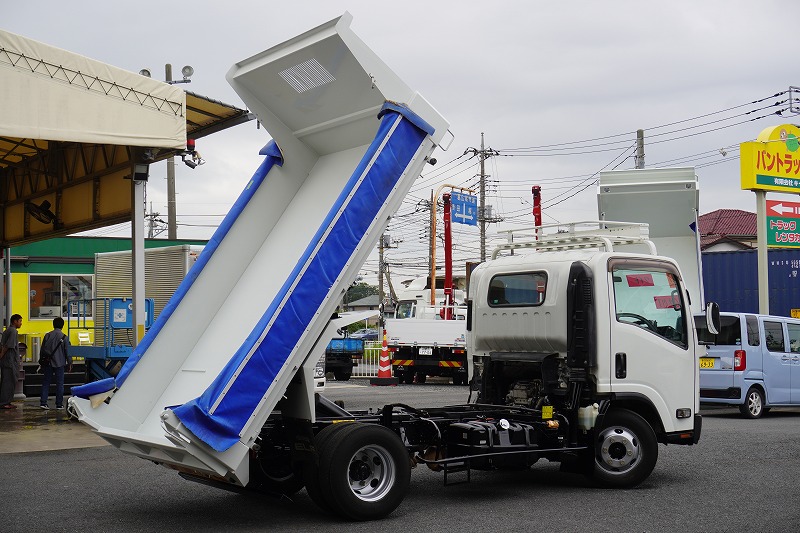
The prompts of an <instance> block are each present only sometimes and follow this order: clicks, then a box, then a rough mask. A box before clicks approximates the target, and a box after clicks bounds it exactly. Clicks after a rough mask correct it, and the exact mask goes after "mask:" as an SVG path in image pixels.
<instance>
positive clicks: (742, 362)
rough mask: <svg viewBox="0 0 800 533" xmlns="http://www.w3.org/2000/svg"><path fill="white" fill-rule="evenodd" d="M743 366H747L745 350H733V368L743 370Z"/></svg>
mask: <svg viewBox="0 0 800 533" xmlns="http://www.w3.org/2000/svg"><path fill="white" fill-rule="evenodd" d="M745 368H747V352H745V351H744V350H736V351H735V352H733V369H734V370H744V369H745Z"/></svg>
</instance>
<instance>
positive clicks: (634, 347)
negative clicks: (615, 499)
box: [467, 223, 702, 481]
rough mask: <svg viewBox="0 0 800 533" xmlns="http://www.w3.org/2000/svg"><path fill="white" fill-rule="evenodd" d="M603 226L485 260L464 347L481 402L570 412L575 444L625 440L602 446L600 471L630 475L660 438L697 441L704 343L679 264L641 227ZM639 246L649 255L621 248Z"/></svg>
mask: <svg viewBox="0 0 800 533" xmlns="http://www.w3.org/2000/svg"><path fill="white" fill-rule="evenodd" d="M598 225H599V228H597V229H596V230H595V233H596V235H594V236H589V235H588V234H586V233H583V234H581V233H580V232H578V233H577V234H576V235H573V234H568V235H565V234H561V235H556V236H554V237H552V238H550V239H548V238H541V239H540V240H534V241H532V242H527V243H521V242H515V243H512V244H510V245H509V246H506V247H501V249H499V250H498V251H496V252H495V254H494V256H493V259H492V260H491V261H487V262H486V263H483V264H481V265H479V266H478V267H477V268H476V269H475V270H474V271H473V273H472V277H471V281H470V291H469V294H470V300H469V302H468V308H469V319H468V321H467V329H468V331H467V351H468V353H469V354H470V355H471V358H472V359H471V362H472V364H473V369H472V371H473V372H474V373H476V374H477V378H476V379H475V380H474V383H476V384H479V390H478V391H477V403H479V404H506V405H517V406H519V407H524V408H529V409H542V410H543V412H551V410H552V412H555V413H561V414H563V415H564V416H565V417H566V418H567V419H570V420H571V421H573V422H578V424H579V425H578V427H576V428H575V429H574V431H575V434H574V435H573V436H572V437H571V438H574V439H575V442H576V443H580V442H581V441H582V439H583V438H585V436H586V433H585V431H587V430H593V431H594V432H596V436H597V438H599V440H600V441H601V442H603V441H608V443H609V444H613V443H618V444H619V446H613V445H612V446H610V447H606V446H601V448H600V451H598V452H597V457H596V459H597V461H596V465H597V468H596V470H597V473H598V474H599V475H600V476H602V477H607V478H610V479H612V480H617V481H619V480H621V479H625V478H629V480H630V479H635V478H638V477H639V476H641V475H644V476H645V477H646V475H647V474H649V471H650V470H651V469H652V467H653V465H655V457H656V456H657V453H658V451H657V446H656V443H657V442H660V443H665V444H666V443H675V444H694V443H696V442H697V441H698V439H699V437H700V430H701V423H702V419H701V417H700V415H699V414H698V411H699V395H698V383H699V370H698V354H699V346H698V344H697V338H696V333H695V331H694V328H693V318H692V314H691V311H690V307H689V295H688V293H687V291H686V287H685V285H684V280H683V276H682V274H681V272H680V269H679V267H678V265H677V264H676V262H675V261H673V260H672V259H669V258H667V257H661V256H658V255H655V254H654V253H652V252H655V247H654V246H652V243H649V241H648V240H647V239H646V236H643V235H642V231H643V230H644V231H646V225H628V226H620V227H618V228H614V229H613V230H609V229H607V228H606V227H604V226H607V224H605V223H598ZM642 226H645V228H644V229H643V228H642ZM648 243H649V244H648ZM637 244H638V245H644V244H648V246H647V248H648V250H649V252H650V253H647V254H643V253H639V252H636V253H631V252H621V251H617V250H616V249H615V247H618V246H625V245H637ZM526 247H528V248H532V249H534V250H535V251H534V252H533V253H529V254H527V255H518V254H519V252H516V253H517V255H508V256H506V257H501V256H498V252H500V251H502V249H513V250H517V249H520V248H526ZM575 248H578V249H575ZM581 248H582V249H581ZM587 413H588V414H587ZM573 415H575V416H574V417H573ZM595 416H596V418H595ZM578 428H580V430H579V429H578ZM614 450H616V451H614ZM650 461H652V463H650Z"/></svg>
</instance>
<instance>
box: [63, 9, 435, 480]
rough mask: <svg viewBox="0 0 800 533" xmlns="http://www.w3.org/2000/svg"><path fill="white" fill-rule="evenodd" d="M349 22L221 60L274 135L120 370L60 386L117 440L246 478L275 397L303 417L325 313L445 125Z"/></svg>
mask: <svg viewBox="0 0 800 533" xmlns="http://www.w3.org/2000/svg"><path fill="white" fill-rule="evenodd" d="M350 21H351V17H350V16H349V15H347V14H346V15H344V16H342V17H340V18H338V19H336V20H333V21H330V22H328V23H327V24H323V25H322V26H319V27H317V28H315V29H313V30H311V31H309V32H307V33H304V34H302V35H300V36H298V37H296V38H294V39H291V40H289V41H287V42H285V43H283V44H280V45H278V46H275V47H274V48H270V49H268V50H266V51H264V52H262V53H260V54H257V55H255V56H253V57H250V58H248V59H245V60H244V61H241V62H239V63H236V64H235V65H234V66H233V67H232V68H231V70H230V71H229V73H228V75H227V78H228V81H229V82H230V83H231V85H232V86H233V88H234V89H235V90H236V91H237V93H238V94H239V95H240V96H241V98H242V100H244V102H245V103H246V104H247V106H248V108H249V109H251V110H252V111H253V112H254V113H255V114H256V115H257V116H258V119H259V120H260V122H261V123H262V124H263V125H264V126H265V128H266V129H267V131H268V132H269V133H270V135H271V136H272V139H273V140H272V141H271V142H270V143H269V144H267V146H265V147H264V149H263V150H262V151H261V154H262V155H263V156H264V161H263V163H262V164H261V166H260V167H259V168H258V170H257V171H256V172H255V174H254V175H253V177H252V178H251V179H250V181H249V182H248V183H247V184H246V186H245V187H244V191H243V192H242V194H241V196H240V197H239V199H238V200H237V201H236V203H235V204H234V206H233V207H232V209H231V211H230V213H229V214H228V215H227V217H226V218H225V219H224V221H223V222H222V224H221V225H220V227H219V229H218V230H217V231H216V233H215V234H214V236H213V237H212V238H211V240H210V241H209V243H208V245H207V246H206V248H205V250H204V251H203V252H202V253H201V255H200V257H199V258H198V260H197V263H196V264H195V266H194V267H193V268H192V269H191V271H190V272H189V274H188V275H187V277H186V278H185V279H184V281H183V283H182V284H181V285H180V287H179V288H178V290H177V292H176V293H175V295H174V296H173V298H172V299H171V300H170V302H169V304H168V305H167V306H166V308H165V309H164V310H163V312H162V313H161V315H160V316H159V319H158V320H157V322H156V323H155V325H154V326H153V327H152V328H151V329H150V330H149V331H148V333H147V334H146V335H145V337H144V339H143V341H142V343H141V344H140V345H139V346H138V347H137V348H136V349H135V351H134V353H133V354H132V356H131V357H130V358H129V360H128V361H127V363H126V364H125V366H124V367H123V369H122V370H121V371H120V373H119V374H118V375H117V377H116V378H115V379H107V380H103V381H101V382H96V383H92V384H89V385H87V386H86V387H82V388H79V389H78V390H73V393H74V394H77V395H78V397H73V398H72V400H71V404H72V406H71V407H72V408H73V409H74V410H75V411H76V412H77V414H78V416H79V417H80V420H81V421H83V422H85V423H86V424H89V425H90V426H92V427H93V428H94V429H95V431H96V432H97V433H98V434H99V435H101V436H102V437H104V438H105V439H106V440H108V441H109V442H111V443H112V444H114V445H115V446H117V447H118V448H120V449H121V450H123V451H125V452H128V453H132V454H134V455H138V456H141V457H143V458H146V459H150V460H153V461H156V462H159V463H164V464H167V465H171V466H173V467H175V468H177V469H179V470H182V471H188V472H191V473H193V474H196V475H203V476H211V477H213V478H214V479H217V480H224V481H225V482H227V483H232V484H235V485H240V486H245V485H247V483H248V479H249V475H250V474H249V468H248V458H249V453H250V450H251V448H252V447H253V446H254V443H255V441H256V439H257V437H258V435H259V432H260V431H261V428H262V426H263V425H264V424H265V422H266V421H267V417H268V416H270V414H271V413H272V412H273V410H274V408H275V406H276V404H277V403H278V401H279V400H281V398H283V397H284V395H286V396H287V397H288V400H286V401H285V402H283V403H282V405H281V411H282V413H283V414H284V415H287V414H288V415H291V416H294V417H296V418H299V419H303V420H309V421H313V420H314V397H313V386H311V385H310V383H311V381H312V380H313V368H314V365H315V364H316V362H317V361H318V360H319V357H320V356H321V355H322V352H323V351H324V349H325V347H326V346H327V344H328V341H329V340H330V338H331V337H333V336H334V335H335V334H336V329H337V328H338V327H342V325H343V324H344V320H345V319H339V320H338V321H337V320H329V318H330V317H331V316H332V314H333V312H334V311H335V309H336V306H337V304H338V302H339V300H340V299H341V295H342V293H343V291H344V290H345V289H346V288H347V287H348V286H349V284H350V283H351V282H352V281H353V279H354V278H355V276H356V275H357V273H358V270H359V269H360V268H361V265H362V264H363V262H364V260H365V259H366V258H367V255H368V254H369V253H370V251H371V250H372V249H373V247H374V245H375V243H376V242H377V240H378V237H379V236H380V235H381V233H382V232H383V231H384V229H385V227H386V224H387V222H388V219H389V216H390V215H391V214H393V213H394V212H395V211H396V210H397V208H398V207H399V205H400V203H401V201H402V199H403V197H404V196H405V194H406V193H407V191H408V189H409V188H410V187H411V185H412V184H413V182H414V180H415V178H416V177H417V176H419V174H420V172H421V170H422V169H423V167H424V165H425V164H426V160H427V159H428V158H429V156H430V154H431V153H432V152H433V150H434V149H435V148H436V146H437V145H438V144H439V143H440V142H441V141H442V139H443V137H444V136H445V134H446V133H447V129H448V124H447V123H446V121H445V120H444V119H443V118H442V117H441V116H440V115H439V114H438V113H437V112H436V111H435V110H434V108H433V107H432V106H431V105H430V104H428V102H427V101H426V100H425V99H424V98H422V97H421V96H420V95H419V94H418V93H416V92H415V91H413V90H411V89H410V88H409V87H408V86H407V85H405V84H404V83H403V82H402V81H401V80H400V79H399V78H398V77H397V76H396V75H395V74H394V73H393V72H392V71H391V70H390V69H389V68H388V67H387V66H386V65H385V64H384V63H383V62H382V61H381V60H380V59H379V58H378V57H377V56H375V54H373V53H372V52H371V50H369V48H367V47H366V46H365V45H364V44H363V43H362V42H361V41H360V40H359V39H358V38H357V37H356V36H355V34H354V33H352V31H351V30H350V28H349V24H350ZM290 384H292V386H291V387H290ZM287 389H288V391H287Z"/></svg>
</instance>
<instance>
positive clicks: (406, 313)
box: [394, 301, 416, 318]
mask: <svg viewBox="0 0 800 533" xmlns="http://www.w3.org/2000/svg"><path fill="white" fill-rule="evenodd" d="M415 307H416V306H415V302H413V301H405V302H399V303H398V304H397V308H396V309H395V311H394V317H395V318H413V317H414V311H415Z"/></svg>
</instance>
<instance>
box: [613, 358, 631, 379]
mask: <svg viewBox="0 0 800 533" xmlns="http://www.w3.org/2000/svg"><path fill="white" fill-rule="evenodd" d="M614 360H615V362H616V364H615V370H614V373H615V375H616V377H617V379H625V377H626V376H627V375H628V356H627V355H626V354H625V352H617V353H616V355H615V356H614Z"/></svg>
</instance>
